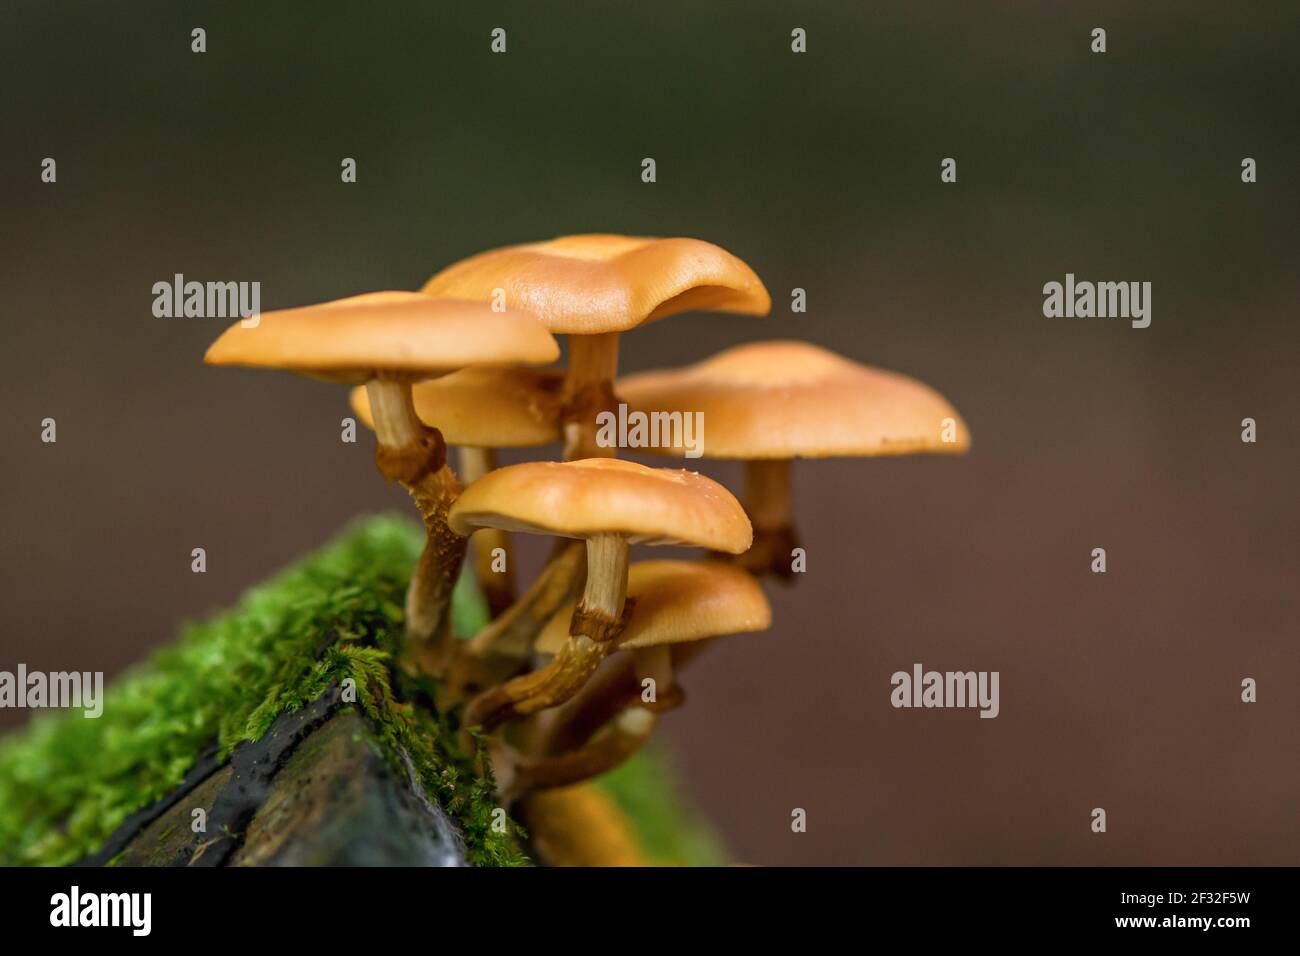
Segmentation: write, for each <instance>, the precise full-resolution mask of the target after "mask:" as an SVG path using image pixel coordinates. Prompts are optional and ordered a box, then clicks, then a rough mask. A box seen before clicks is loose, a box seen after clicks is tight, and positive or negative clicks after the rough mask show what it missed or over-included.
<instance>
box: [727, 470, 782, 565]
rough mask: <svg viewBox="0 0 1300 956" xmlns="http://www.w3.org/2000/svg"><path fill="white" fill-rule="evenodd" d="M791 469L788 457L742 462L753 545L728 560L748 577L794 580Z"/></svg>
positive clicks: (746, 507) (746, 506)
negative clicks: (792, 563) (758, 576)
mask: <svg viewBox="0 0 1300 956" xmlns="http://www.w3.org/2000/svg"><path fill="white" fill-rule="evenodd" d="M792 470H793V469H792V468H791V462H790V459H788V458H773V459H759V460H752V461H746V462H745V510H746V511H747V512H748V513H749V520H750V521H751V522H752V523H753V525H754V543H753V544H752V545H750V548H749V550H748V551H746V552H745V553H744V554H741V555H739V556H737V557H735V558H732V559H731V560H733V561H735V562H736V563H737V564H738V565H740V567H742V568H744V569H745V570H746V571H749V572H750V573H751V574H757V575H763V574H771V575H774V576H776V577H778V578H781V579H782V580H784V581H790V580H792V579H793V578H794V571H793V570H792V568H791V563H790V561H791V552H792V551H793V550H794V549H795V548H796V547H798V545H799V542H798V538H797V536H796V534H795V530H794V521H793V507H792V501H793V498H792V496H791V491H790V486H791V472H792ZM720 557H726V556H725V555H722V556H720Z"/></svg>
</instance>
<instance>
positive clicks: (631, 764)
mask: <svg viewBox="0 0 1300 956" xmlns="http://www.w3.org/2000/svg"><path fill="white" fill-rule="evenodd" d="M676 781H677V774H676V771H675V770H674V769H673V767H672V762H671V761H670V760H669V758H668V756H667V755H666V754H665V753H664V752H663V751H662V750H660V749H658V748H655V747H650V748H647V749H645V750H642V751H641V752H640V753H639V754H637V755H636V756H635V757H633V758H632V759H631V760H629V761H628V762H627V763H625V764H623V765H622V766H621V767H619V768H618V769H617V770H613V771H611V772H610V773H607V774H605V775H604V776H603V777H601V778H599V779H598V780H597V781H596V784H597V786H599V787H601V788H602V789H603V790H605V792H606V793H608V794H609V795H610V796H612V797H613V798H614V802H615V803H617V804H618V805H619V807H620V808H621V809H622V810H623V812H624V813H626V814H627V815H628V816H629V817H630V818H631V819H632V821H633V823H634V824H635V825H636V827H637V831H638V834H639V836H640V839H641V847H642V849H643V850H644V851H645V854H646V856H648V857H649V858H650V859H651V860H653V861H654V862H656V863H660V864H668V865H681V866H722V865H723V864H725V863H727V862H728V861H729V858H728V854H727V851H726V849H725V848H724V847H723V845H722V842H721V840H719V838H718V836H717V834H716V833H714V831H713V828H712V827H710V826H709V825H708V823H707V822H706V821H705V820H704V818H703V817H701V816H700V815H699V814H698V813H697V812H695V810H693V809H692V808H691V807H690V806H689V805H688V804H687V803H686V802H685V801H684V800H683V799H682V797H681V795H680V793H679V791H678V786H677V782H676Z"/></svg>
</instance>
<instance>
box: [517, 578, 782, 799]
mask: <svg viewBox="0 0 1300 956" xmlns="http://www.w3.org/2000/svg"><path fill="white" fill-rule="evenodd" d="M627 596H628V600H629V602H633V610H632V613H631V615H630V616H629V618H628V622H627V626H626V627H625V628H624V629H623V631H622V633H620V634H619V636H618V637H617V638H615V639H614V640H613V642H612V644H613V646H612V648H611V651H612V652H619V651H626V652H630V657H631V666H630V667H624V668H623V669H622V670H621V671H619V672H618V674H617V675H616V676H615V677H614V679H611V680H605V681H599V680H597V681H593V682H592V683H591V684H589V685H587V687H585V688H584V689H583V690H582V692H580V693H579V694H578V695H576V696H575V697H574V698H573V699H572V700H570V701H569V702H568V703H567V704H566V705H565V706H563V707H560V708H557V709H556V710H555V711H553V712H552V713H553V716H551V719H550V720H549V721H547V722H546V723H545V724H544V725H543V731H542V733H541V734H540V737H541V742H540V744H539V745H538V750H539V751H540V755H539V756H537V757H534V758H531V759H530V758H522V759H519V760H518V761H517V762H516V763H515V765H514V766H510V767H506V768H504V769H503V771H502V775H503V777H505V778H507V779H508V780H509V788H510V789H509V795H510V796H511V797H514V798H517V797H520V796H523V795H524V794H527V793H530V792H532V791H534V790H539V789H545V788H549V787H558V786H566V785H568V784H570V783H573V782H576V781H578V780H585V779H587V778H588V777H594V776H597V775H599V774H601V773H604V772H606V771H608V770H611V769H613V768H614V767H616V766H618V764H620V763H622V762H623V761H624V760H626V759H627V758H628V757H630V756H632V754H634V753H636V751H637V750H639V749H640V748H641V746H642V745H643V744H644V743H645V742H646V740H648V739H649V737H650V734H651V732H652V731H653V730H654V727H655V723H656V718H657V715H658V714H659V713H661V712H663V711H665V710H670V709H672V708H674V707H677V706H680V704H681V703H682V701H683V699H684V695H683V694H682V692H681V690H680V688H678V687H677V685H676V683H675V675H674V669H675V659H676V658H677V657H678V655H681V656H682V657H684V656H685V654H683V652H684V651H686V649H687V647H688V645H691V644H693V643H695V642H698V641H704V640H708V639H711V638H716V637H721V636H724V635H727V634H744V633H747V632H752V631H762V630H766V629H767V628H768V627H770V626H771V623H772V609H771V607H770V605H769V604H768V601H767V598H766V596H765V595H764V594H763V589H762V587H761V586H760V585H759V583H758V581H756V580H755V579H754V578H753V577H752V576H751V575H749V574H748V573H746V572H745V571H743V570H741V569H740V568H737V567H735V566H733V565H730V564H725V563H723V562H720V561H641V562H637V563H636V564H633V565H632V566H631V568H630V569H629V571H628V585H627ZM571 613H572V609H571V608H565V609H563V610H561V611H560V613H558V614H557V615H556V616H555V617H554V618H552V619H551V622H550V623H549V624H548V625H547V626H546V628H545V630H543V632H542V634H541V636H540V637H539V638H538V640H537V651H538V652H539V653H542V654H558V653H561V652H563V650H564V647H565V644H566V642H567V640H568V625H569V615H570V614H571ZM629 678H630V679H629Z"/></svg>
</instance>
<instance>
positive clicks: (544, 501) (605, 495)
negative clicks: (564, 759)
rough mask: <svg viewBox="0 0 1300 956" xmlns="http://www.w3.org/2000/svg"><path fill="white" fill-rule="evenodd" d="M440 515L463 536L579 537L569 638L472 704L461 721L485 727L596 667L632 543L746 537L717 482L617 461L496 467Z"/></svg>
mask: <svg viewBox="0 0 1300 956" xmlns="http://www.w3.org/2000/svg"><path fill="white" fill-rule="evenodd" d="M448 520H449V523H450V525H451V528H452V530H453V531H455V532H456V533H457V534H463V535H464V534H469V533H470V532H471V531H472V530H473V529H475V528H481V527H496V528H502V529H503V530H506V531H523V532H530V533H540V534H551V535H557V536H560V537H567V538H580V539H584V540H585V541H586V550H587V572H586V582H585V585H584V589H583V593H582V597H581V599H580V600H579V601H578V604H577V606H576V608H575V609H574V611H573V615H572V618H571V620H570V624H569V637H568V640H567V641H566V642H565V644H564V647H563V648H562V649H561V650H560V652H559V653H558V654H557V655H556V657H555V659H554V660H553V661H552V662H551V663H550V664H548V665H547V666H545V667H543V668H541V669H540V670H538V671H535V672H533V673H530V674H525V675H523V676H520V677H516V678H513V679H511V680H508V681H506V682H504V683H502V684H499V685H497V686H496V687H493V688H491V689H490V690H487V691H485V692H483V693H482V694H480V695H479V696H477V697H476V698H474V700H473V701H471V702H470V704H469V707H468V708H467V710H466V715H465V724H466V725H467V726H469V725H474V724H481V725H482V726H483V727H484V729H485V730H492V729H494V728H496V727H498V726H500V725H501V724H503V723H505V722H506V721H509V720H512V719H514V718H516V717H522V716H525V715H527V714H531V713H535V712H537V711H539V710H543V709H545V708H547V707H553V706H555V705H557V704H560V703H563V702H564V701H566V700H568V699H569V698H570V697H572V696H573V694H574V693H576V692H577V691H578V690H579V689H580V688H581V687H582V685H583V684H584V683H585V682H586V680H587V679H588V678H589V677H590V676H591V674H592V673H593V672H594V671H595V669H596V667H597V666H598V665H599V664H600V662H601V660H603V659H604V657H605V655H606V654H607V653H608V651H609V648H610V646H611V641H612V640H613V639H614V638H616V637H618V635H619V633H620V632H621V631H622V629H623V625H624V622H625V614H624V611H625V599H626V596H627V565H628V546H629V545H630V544H653V545H657V544H687V545H696V546H698V547H705V548H712V549H714V550H717V551H722V552H726V553H729V554H740V553H741V552H743V551H744V550H745V549H746V548H748V547H749V546H750V544H751V542H752V539H753V535H752V529H751V528H750V524H749V519H748V518H747V517H746V516H745V511H744V509H743V508H742V507H741V506H740V503H739V502H738V501H736V499H735V498H733V497H732V496H731V493H730V492H728V491H727V490H726V489H725V488H723V487H722V486H721V485H719V484H718V483H717V482H715V481H712V480H711V479H708V478H705V477H704V476H703V475H699V474H696V473H694V472H689V471H679V470H675V469H667V468H647V467H646V466H644V465H638V464H636V463H634V462H630V461H623V460H620V459H616V458H591V459H584V460H581V461H573V462H528V463H525V464H522V465H511V466H509V467H506V468H499V469H497V470H496V471H493V472H491V473H490V474H488V475H486V476H484V477H483V478H480V479H479V480H478V481H476V482H475V483H474V484H472V485H470V486H469V487H468V488H466V489H465V491H464V493H463V494H462V495H461V496H460V498H459V499H458V500H457V501H456V504H455V505H453V506H452V509H451V512H450V514H449V516H448Z"/></svg>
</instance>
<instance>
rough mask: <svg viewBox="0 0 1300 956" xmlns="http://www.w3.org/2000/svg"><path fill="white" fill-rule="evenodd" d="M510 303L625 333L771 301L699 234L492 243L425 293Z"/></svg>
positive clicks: (567, 324) (552, 323)
mask: <svg viewBox="0 0 1300 956" xmlns="http://www.w3.org/2000/svg"><path fill="white" fill-rule="evenodd" d="M495 289H504V290H505V294H506V301H507V302H508V303H510V304H512V305H517V306H518V307H519V308H521V309H527V310H528V311H529V312H532V313H533V314H534V315H536V316H537V317H538V319H539V320H540V321H541V323H542V324H543V325H545V326H546V327H547V328H548V329H550V330H551V331H552V332H555V333H557V334H558V333H566V334H569V335H595V334H598V333H602V332H626V331H627V330H628V329H632V328H635V327H636V326H638V325H641V324H642V323H644V322H649V321H651V320H653V319H661V318H663V317H664V316H668V315H675V314H676V313H678V312H688V311H691V310H693V309H700V310H707V311H714V312H735V313H740V314H743V315H766V314H767V312H768V311H769V310H770V309H771V307H772V299H771V297H770V296H769V295H768V293H767V289H765V288H764V287H763V283H762V282H761V281H760V280H759V278H758V276H756V275H755V274H754V271H753V270H752V269H750V268H749V266H747V265H745V263H744V262H742V261H741V260H740V259H738V258H736V257H735V256H733V255H732V254H731V253H729V252H727V250H725V249H723V248H721V247H720V246H715V245H714V244H713V243H711V242H704V241H703V240H701V239H644V238H637V237H634V236H611V235H583V236H564V237H562V238H559V239H552V240H550V241H549V242H534V243H528V244H526V245H521V246H507V247H506V248H504V249H493V250H491V251H489V252H483V253H480V254H478V255H476V256H471V257H470V258H468V259H463V260H461V261H460V262H457V263H455V264H454V265H451V266H448V267H447V268H446V269H443V270H442V271H441V272H439V273H438V274H437V275H435V276H434V277H433V278H432V279H430V280H429V281H428V282H426V283H425V284H424V289H423V290H422V291H423V292H424V293H425V294H426V295H438V296H453V297H455V298H461V299H480V300H485V299H490V298H491V297H492V295H493V290H495Z"/></svg>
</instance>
